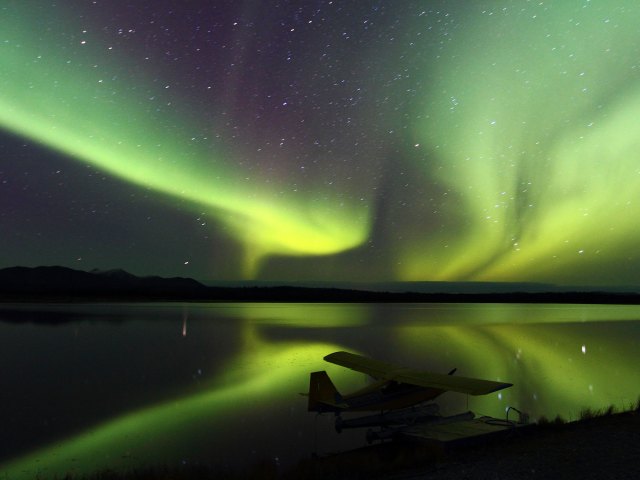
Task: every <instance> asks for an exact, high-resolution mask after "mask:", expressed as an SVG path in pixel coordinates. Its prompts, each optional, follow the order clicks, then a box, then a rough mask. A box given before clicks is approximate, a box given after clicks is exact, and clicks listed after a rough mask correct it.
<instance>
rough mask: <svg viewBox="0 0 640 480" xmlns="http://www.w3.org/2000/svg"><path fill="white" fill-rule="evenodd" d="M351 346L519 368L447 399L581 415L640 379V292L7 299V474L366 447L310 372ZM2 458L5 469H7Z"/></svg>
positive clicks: (452, 403)
mask: <svg viewBox="0 0 640 480" xmlns="http://www.w3.org/2000/svg"><path fill="white" fill-rule="evenodd" d="M337 350H348V351H352V352H355V353H360V354H362V355H366V356H370V357H374V358H377V359H380V360H385V361H389V362H393V363H398V364H401V365H405V366H408V367H411V368H416V369H423V370H431V371H436V372H443V373H446V372H448V371H449V370H451V369H452V368H454V367H457V369H458V370H457V374H458V375H461V376H468V377H480V378H486V379H489V380H500V381H506V382H511V383H514V386H513V387H512V388H510V389H507V390H503V391H501V392H496V393H494V394H491V395H488V396H485V397H468V396H466V395H461V394H454V393H447V394H445V395H443V396H441V397H440V398H439V399H438V403H439V404H440V406H441V411H442V412H443V413H445V414H451V413H458V412H460V411H466V409H471V410H472V411H474V412H475V413H476V414H487V415H493V416H498V417H504V415H505V410H506V408H507V407H508V406H513V407H516V408H518V409H519V410H523V411H526V412H528V413H529V414H530V415H531V418H533V419H537V418H538V417H540V416H542V415H544V416H547V417H549V418H554V417H555V416H556V415H561V416H562V417H564V418H565V419H569V420H570V419H576V418H578V416H579V414H580V411H581V410H582V409H584V408H587V407H590V408H596V409H597V408H602V407H607V406H608V405H610V404H614V405H615V406H617V407H621V408H623V407H628V406H630V405H631V404H634V403H635V402H636V401H637V400H638V396H639V395H640V369H638V368H637V366H638V365H639V364H640V307H639V306H633V305H631V306H628V305H625V306H617V305H540V304H536V305H525V304H219V303H215V304H69V305H65V304H51V305H49V304H47V305H45V304H38V305H18V304H14V305H12V304H4V305H0V365H1V368H2V374H1V375H0V392H2V394H1V395H0V478H4V476H7V477H8V478H11V479H16V478H33V477H34V476H35V475H40V476H41V477H45V478H46V477H47V476H54V475H56V474H57V475H58V476H60V475H62V474H65V473H67V472H71V473H85V472H92V471H96V470H102V469H106V468H111V469H129V468H135V467H139V466H144V465H169V466H174V465H181V464H207V465H213V466H216V467H228V468H230V469H242V468H245V467H246V466H247V465H252V464H256V463H258V462H261V461H267V462H273V463H275V464H278V465H281V468H286V467H287V466H289V465H293V464H294V463H295V462H296V461H298V460H299V459H300V458H303V457H307V456H309V455H310V454H311V453H312V452H317V453H320V454H323V453H327V452H330V451H337V450H341V449H346V448H351V447H354V446H360V445H363V444H364V443H365V441H364V432H363V431H355V432H354V431H349V432H344V433H342V434H340V435H338V434H336V433H335V432H334V431H333V416H332V415H322V416H320V417H316V416H315V414H311V413H308V412H307V411H306V399H305V398H304V397H302V396H300V395H298V393H301V392H307V391H308V381H309V372H312V371H317V370H327V372H328V373H329V375H330V376H331V378H332V379H333V380H334V382H335V384H336V386H337V387H338V389H339V390H341V391H345V392H348V391H350V390H352V389H355V388H359V387H362V386H364V385H365V384H366V382H367V381H368V380H367V379H366V378H365V377H364V376H363V375H361V374H358V373H356V372H352V371H349V370H346V369H343V368H340V367H338V366H335V365H332V364H328V363H326V362H324V361H323V360H322V358H323V356H325V355H327V354H328V353H331V352H334V351H337ZM3 475H4V476H3Z"/></svg>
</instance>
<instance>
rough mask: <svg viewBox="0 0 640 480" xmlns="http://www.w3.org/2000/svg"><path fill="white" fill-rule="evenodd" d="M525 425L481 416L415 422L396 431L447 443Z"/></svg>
mask: <svg viewBox="0 0 640 480" xmlns="http://www.w3.org/2000/svg"><path fill="white" fill-rule="evenodd" d="M526 426H527V424H522V423H516V422H512V421H507V420H501V419H498V418H493V417H487V416H483V417H476V418H469V419H465V420H461V421H456V422H450V423H441V424H417V425H412V426H409V427H405V428H403V429H402V430H401V431H400V432H398V433H399V434H400V437H401V438H405V439H408V440H417V441H427V442H436V443H441V444H449V443H464V442H467V441H474V440H480V439H481V438H483V439H484V438H486V437H488V436H496V435H502V434H508V433H510V432H514V431H515V430H519V429H522V428H524V427H526Z"/></svg>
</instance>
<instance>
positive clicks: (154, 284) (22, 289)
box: [0, 266, 207, 298]
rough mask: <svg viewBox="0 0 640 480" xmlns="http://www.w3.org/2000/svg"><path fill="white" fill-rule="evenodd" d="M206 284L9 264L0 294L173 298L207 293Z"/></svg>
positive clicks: (0, 278) (1, 278)
mask: <svg viewBox="0 0 640 480" xmlns="http://www.w3.org/2000/svg"><path fill="white" fill-rule="evenodd" d="M206 292H207V287H205V286H204V285H202V284H201V283H199V282H197V281H195V280H193V279H190V278H181V277H175V278H162V277H137V276H135V275H132V274H130V273H128V272H126V271H124V270H108V271H99V270H93V271H91V272H84V271H80V270H74V269H71V268H66V267H58V266H53V267H35V268H27V267H10V268H5V269H2V270H0V295H2V296H4V297H7V296H23V295H29V296H34V297H37V296H71V297H83V296H100V297H117V296H121V297H128V296H131V297H136V296H150V297H157V298H161V297H163V296H167V297H170V298H173V297H177V296H185V297H187V298H188V297H190V296H194V295H198V294H199V295H205V293H206Z"/></svg>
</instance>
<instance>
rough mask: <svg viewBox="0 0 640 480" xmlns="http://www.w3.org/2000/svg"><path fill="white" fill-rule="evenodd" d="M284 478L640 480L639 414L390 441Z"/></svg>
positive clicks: (307, 465)
mask: <svg viewBox="0 0 640 480" xmlns="http://www.w3.org/2000/svg"><path fill="white" fill-rule="evenodd" d="M285 478H323V479H328V478H350V479H359V478H362V479H364V478H367V479H370V478H384V479H386V480H422V479H425V480H426V479H445V480H447V479H451V480H453V479H455V480H460V479H465V478H469V479H471V478H472V479H529V478H562V479H576V480H578V479H580V480H584V479H599V478H604V479H608V478H611V479H625V478H629V479H631V478H634V479H635V478H640V411H638V410H635V411H632V412H624V413H617V414H611V415H604V416H599V417H595V418H590V419H586V420H581V421H578V422H571V423H564V424H555V423H550V424H546V425H533V426H531V427H527V428H525V429H522V430H518V431H514V432H513V434H512V435H501V436H499V437H495V438H492V439H487V440H486V441H483V442H477V443H475V444H470V445H458V446H449V447H447V448H434V447H433V446H428V445H424V444H419V443H409V442H401V443H388V444H382V445H376V446H373V447H369V448H363V449H360V450H356V451H352V452H348V453H344V454H340V455H335V456H333V457H327V458H322V459H317V460H312V461H309V462H305V463H303V464H301V465H300V466H299V468H297V469H295V470H294V471H292V472H290V474H289V475H285Z"/></svg>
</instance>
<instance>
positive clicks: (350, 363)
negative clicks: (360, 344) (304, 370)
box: [324, 352, 403, 379]
mask: <svg viewBox="0 0 640 480" xmlns="http://www.w3.org/2000/svg"><path fill="white" fill-rule="evenodd" d="M324 359H325V361H327V362H331V363H335V364H336V365H340V366H341V367H346V368H350V369H351V370H355V371H356V372H362V373H366V374H367V375H371V376H372V377H373V378H379V379H382V378H388V376H389V373H391V372H395V371H398V370H403V368H402V367H398V366H396V365H393V364H391V363H385V362H380V361H378V360H372V359H370V358H367V357H363V356H362V355H356V354H355V353H349V352H334V353H330V354H329V355H327V356H326V357H324Z"/></svg>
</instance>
